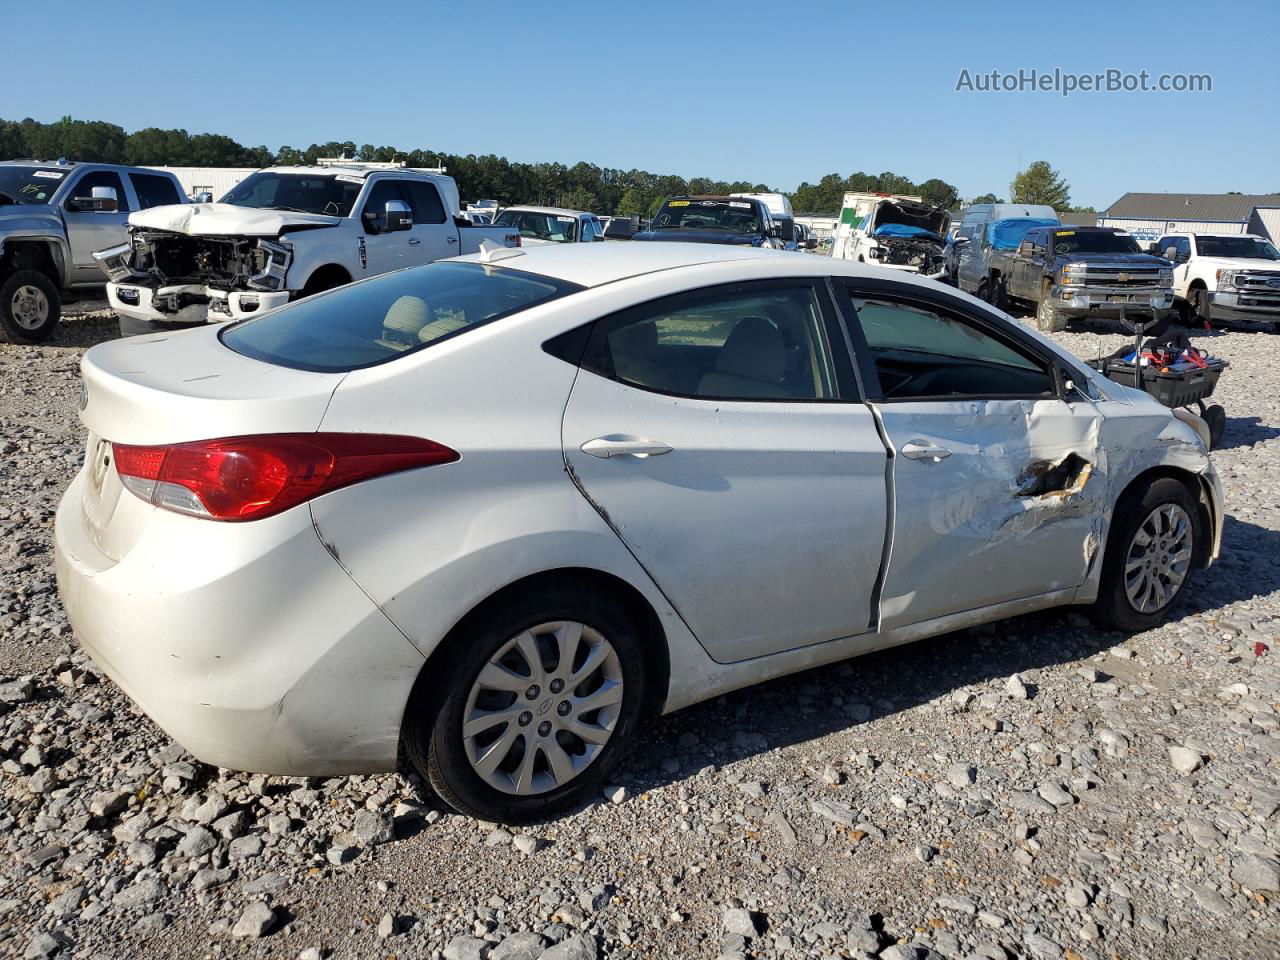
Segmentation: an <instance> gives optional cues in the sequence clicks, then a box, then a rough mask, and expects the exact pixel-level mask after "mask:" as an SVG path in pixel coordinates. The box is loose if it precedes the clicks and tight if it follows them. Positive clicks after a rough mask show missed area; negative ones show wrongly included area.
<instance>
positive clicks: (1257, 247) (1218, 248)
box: [1196, 234, 1280, 260]
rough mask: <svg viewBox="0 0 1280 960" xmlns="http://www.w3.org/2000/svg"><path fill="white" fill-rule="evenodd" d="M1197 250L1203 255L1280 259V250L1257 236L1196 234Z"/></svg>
mask: <svg viewBox="0 0 1280 960" xmlns="http://www.w3.org/2000/svg"><path fill="white" fill-rule="evenodd" d="M1196 250H1197V251H1199V253H1200V256H1202V257H1240V258H1242V259H1250V260H1280V251H1277V250H1276V248H1275V247H1273V246H1272V245H1271V244H1269V243H1267V241H1265V240H1259V239H1258V238H1257V237H1202V236H1200V235H1199V234H1196Z"/></svg>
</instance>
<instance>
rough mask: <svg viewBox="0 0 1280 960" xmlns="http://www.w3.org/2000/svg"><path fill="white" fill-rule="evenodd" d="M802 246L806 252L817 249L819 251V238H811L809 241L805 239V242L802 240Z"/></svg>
mask: <svg viewBox="0 0 1280 960" xmlns="http://www.w3.org/2000/svg"><path fill="white" fill-rule="evenodd" d="M800 246H801V247H803V248H804V249H805V250H817V249H818V238H817V237H809V238H807V239H805V240H801V241H800Z"/></svg>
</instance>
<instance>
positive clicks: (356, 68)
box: [0, 0, 1280, 208]
mask: <svg viewBox="0 0 1280 960" xmlns="http://www.w3.org/2000/svg"><path fill="white" fill-rule="evenodd" d="M27 6H28V5H27V4H26V3H23V4H22V5H21V7H20V6H19V5H18V4H17V3H15V2H14V0H0V14H4V17H5V20H6V21H10V22H11V21H12V18H13V17H14V16H16V15H17V14H18V13H19V11H20V10H22V9H27ZM6 9H7V13H6V12H5V11H6ZM60 9H61V8H60ZM67 9H68V10H69V11H70V10H73V11H74V15H71V14H70V13H69V14H68V16H67V17H65V18H59V21H58V22H56V23H55V22H52V21H48V20H44V21H43V26H42V27H41V28H40V30H39V31H38V33H39V34H41V35H42V36H40V38H39V39H36V38H35V34H32V35H30V36H32V39H31V40H30V41H22V40H18V39H16V38H14V37H9V38H7V39H6V40H5V41H4V43H3V48H4V53H3V56H0V117H5V118H6V119H21V118H22V117H25V116H31V117H35V118H36V119H38V120H43V121H50V120H54V119H56V118H58V117H59V116H62V115H64V114H70V115H72V116H74V117H76V118H80V119H101V120H110V121H114V122H116V123H119V124H121V125H122V126H124V127H125V128H126V129H129V130H133V129H136V128H139V127H144V126H160V127H182V128H185V129H186V130H188V131H189V132H192V133H197V132H215V133H225V134H227V135H229V136H232V137H234V138H235V139H237V140H239V141H241V142H242V143H246V144H249V145H257V144H266V145H267V146H269V147H271V148H273V149H274V148H276V147H279V146H280V145H281V144H290V145H292V146H300V147H305V146H307V145H308V144H310V143H312V142H323V141H325V140H329V139H336V140H348V139H349V140H353V141H355V142H356V143H358V144H359V143H374V144H377V145H381V144H391V145H394V146H397V147H400V148H403V149H412V148H414V147H423V148H427V149H438V150H443V151H447V152H452V153H497V154H500V155H503V156H506V157H508V158H510V159H512V160H523V161H560V162H567V163H572V162H575V161H577V160H587V161H590V162H593V163H597V164H600V165H602V166H610V167H623V168H632V167H638V168H640V169H646V170H650V171H652V172H655V173H676V174H680V175H683V176H686V177H691V176H710V177H715V178H718V179H726V180H736V179H742V180H750V181H763V182H766V183H769V184H771V185H774V186H777V187H780V188H783V189H788V190H789V189H793V188H794V187H795V186H796V185H797V184H798V183H799V182H800V181H802V180H809V181H816V180H817V179H818V178H820V177H821V176H822V175H823V174H826V173H831V172H839V173H841V174H849V173H852V172H853V171H856V170H864V171H866V172H869V173H880V172H882V171H886V170H891V171H894V172H896V173H900V174H903V175H906V176H908V177H911V178H912V179H914V180H917V181H920V180H924V179H927V178H929V177H935V176H936V177H941V178H942V179H944V180H946V181H948V182H950V183H953V184H955V185H956V186H957V187H959V188H960V192H961V194H962V195H965V196H972V195H975V194H978V193H984V192H987V191H991V192H994V193H997V194H1000V195H1002V196H1004V195H1007V193H1008V184H1009V181H1010V179H1011V178H1012V175H1013V173H1014V172H1015V170H1016V169H1017V168H1018V166H1019V164H1022V165H1023V166H1025V165H1026V164H1027V163H1029V162H1031V161H1032V160H1039V159H1045V160H1048V161H1050V162H1051V163H1052V164H1053V165H1054V166H1055V167H1057V168H1058V169H1059V170H1060V171H1061V172H1062V173H1063V175H1064V176H1065V177H1066V179H1067V180H1068V182H1069V183H1070V184H1071V195H1072V199H1073V201H1074V202H1076V203H1077V204H1091V205H1093V206H1096V207H1099V208H1101V207H1103V206H1105V205H1107V204H1109V203H1111V202H1112V201H1114V200H1115V199H1116V198H1117V197H1118V196H1120V195H1121V194H1122V193H1124V192H1125V191H1128V190H1150V191H1188V192H1206V193H1208V192H1221V191H1226V190H1239V191H1242V192H1245V193H1254V192H1259V193H1260V192H1265V191H1280V165H1278V164H1277V162H1276V161H1277V158H1278V157H1280V108H1278V107H1277V101H1276V99H1275V97H1276V89H1277V88H1276V83H1275V79H1274V78H1275V63H1276V60H1275V57H1276V50H1277V39H1276V38H1277V37H1280V4H1276V3H1274V2H1256V3H1250V2H1242V3H1232V4H1229V5H1225V6H1219V7H1205V6H1204V5H1203V4H1195V3H1182V2H1179V0H1175V2H1162V3H1158V4H1124V3H1117V2H1110V3H1096V4H1095V3H1091V2H1087V0H1077V2H1074V3H1071V4H1069V5H1066V6H1064V5H1061V4H1058V5H1053V4H1029V3H1026V2H1022V3H972V2H971V3H956V2H939V3H936V4H931V3H926V2H921V0H915V2H912V3H903V2H898V3H893V4H875V5H872V4H864V3H827V2H821V0H811V2H808V3H803V4H801V3H796V2H790V3H777V2H775V3H768V4H765V3H754V2H736V3H723V2H719V0H716V2H699V0H685V2H683V3H667V2H657V0H651V2H647V3H644V4H631V3H627V4H620V3H617V4H611V3H598V2H596V3H582V2H577V0H560V2H556V3H539V2H529V0H524V2H520V3H507V2H504V0H487V2H483V3H476V2H469V3H465V4H463V3H428V2H422V0H418V2H404V3H402V2H392V3H376V4H375V3H369V4H354V3H351V2H350V0H346V2H343V3H329V2H327V0H311V2H309V3H307V4H305V5H300V4H299V5H293V4H288V5H286V4H283V3H272V2H265V0H256V2H249V3H244V2H239V0H215V2H208V0H206V2H204V3H200V4H191V5H190V6H187V5H183V4H167V3H152V2H135V0H130V2H128V3H125V4H102V3H88V2H81V0H72V2H71V3H69V4H68V7H67ZM1055 67H1056V68H1060V69H1062V70H1064V71H1071V72H1075V73H1093V72H1097V71H1104V70H1106V69H1108V68H1116V69H1119V70H1122V71H1132V72H1135V73H1136V72H1137V71H1139V70H1144V69H1145V70H1147V71H1149V72H1150V73H1151V74H1152V75H1153V76H1158V75H1159V74H1162V73H1204V74H1210V75H1212V78H1213V91H1212V92H1211V93H1128V94H1126V93H1076V94H1074V95H1073V96H1071V97H1067V98H1063V97H1062V96H1060V95H1058V94H1055V93H1033V92H1022V93H977V92H959V93H958V92H956V91H955V86H956V82H957V78H958V77H959V75H960V71H961V69H968V70H969V71H970V72H971V74H975V75H976V74H978V73H985V72H989V71H991V70H1001V71H1009V72H1016V71H1017V70H1018V69H1020V68H1025V69H1031V68H1037V69H1040V70H1042V71H1052V70H1053V69H1054V68H1055Z"/></svg>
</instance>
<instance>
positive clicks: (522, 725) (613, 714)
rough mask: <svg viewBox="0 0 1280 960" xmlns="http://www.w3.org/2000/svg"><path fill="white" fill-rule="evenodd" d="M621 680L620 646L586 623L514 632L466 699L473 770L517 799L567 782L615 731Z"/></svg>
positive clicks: (465, 718) (466, 738) (467, 744)
mask: <svg viewBox="0 0 1280 960" xmlns="http://www.w3.org/2000/svg"><path fill="white" fill-rule="evenodd" d="M622 680H623V678H622V664H621V662H620V661H619V659H618V653H617V651H616V650H614V648H613V645H612V644H611V643H610V642H609V641H608V640H607V639H605V637H604V636H603V635H602V634H601V633H600V632H599V631H597V630H594V629H592V628H591V627H589V626H586V625H585V624H582V623H578V622H576V621H573V620H563V621H555V622H552V623H543V624H540V625H539V626H536V627H532V628H531V629H529V630H525V631H524V632H523V633H520V634H518V635H516V636H514V637H512V638H511V639H510V640H508V641H507V642H506V643H504V644H503V645H502V646H501V647H499V648H498V651H497V652H496V653H495V654H494V655H493V656H492V657H490V658H489V661H488V663H486V664H485V666H484V667H483V669H481V671H480V673H479V674H478V675H477V676H476V678H475V680H474V682H473V683H472V685H471V691H470V693H469V694H468V696H467V705H466V709H465V710H464V711H463V715H462V740H463V744H464V746H465V748H466V754H467V760H468V761H469V762H470V764H471V768H472V769H473V770H474V771H475V772H476V774H477V775H478V776H479V777H480V779H482V780H483V781H484V782H485V783H487V784H488V785H489V786H491V787H493V788H494V789H495V790H499V791H501V792H502V793H507V794H514V795H517V796H533V795H536V794H541V793H547V792H549V791H551V790H555V789H556V788H558V787H562V786H564V785H565V784H566V783H569V782H570V781H571V780H573V779H574V778H575V777H577V776H578V775H579V774H581V773H582V771H583V770H585V769H586V768H587V767H589V766H590V765H591V763H592V762H593V761H594V760H595V759H596V758H597V757H598V756H599V755H600V752H601V751H602V750H603V749H604V747H605V745H606V744H607V743H608V742H609V739H610V738H611V737H612V736H613V731H614V727H615V726H616V725H617V722H618V717H619V715H620V714H621V712H622V692H623V684H622Z"/></svg>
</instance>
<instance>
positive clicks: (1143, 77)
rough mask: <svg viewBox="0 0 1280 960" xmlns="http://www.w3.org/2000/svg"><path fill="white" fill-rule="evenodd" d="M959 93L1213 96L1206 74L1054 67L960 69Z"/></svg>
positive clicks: (957, 86) (1210, 79)
mask: <svg viewBox="0 0 1280 960" xmlns="http://www.w3.org/2000/svg"><path fill="white" fill-rule="evenodd" d="M956 92H957V93H961V92H965V93H1056V94H1059V95H1060V96H1063V97H1069V96H1071V95H1072V94H1073V93H1212V92H1213V76H1212V74H1208V73H1152V72H1151V71H1149V70H1139V71H1137V72H1134V71H1131V70H1120V69H1117V68H1114V67H1112V68H1109V69H1107V70H1102V71H1098V72H1095V73H1074V72H1072V71H1069V70H1063V69H1061V68H1060V67H1054V68H1053V69H1052V70H1039V69H1036V68H1034V67H1032V68H1029V69H1028V68H1023V69H1019V70H1016V71H1004V70H987V71H973V70H969V69H968V68H963V69H961V71H960V76H959V77H957V78H956Z"/></svg>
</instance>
